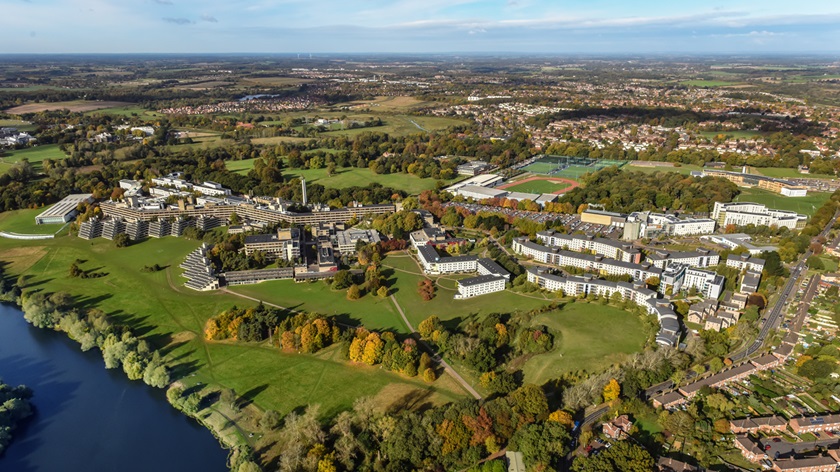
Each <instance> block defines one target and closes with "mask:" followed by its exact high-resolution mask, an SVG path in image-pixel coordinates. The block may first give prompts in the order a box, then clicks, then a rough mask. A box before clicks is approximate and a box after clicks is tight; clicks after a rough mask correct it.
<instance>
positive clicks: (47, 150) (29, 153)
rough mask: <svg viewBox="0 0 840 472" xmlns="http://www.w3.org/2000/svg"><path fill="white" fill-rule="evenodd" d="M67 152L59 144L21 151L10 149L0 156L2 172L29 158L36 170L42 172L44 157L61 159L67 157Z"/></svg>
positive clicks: (0, 169)
mask: <svg viewBox="0 0 840 472" xmlns="http://www.w3.org/2000/svg"><path fill="white" fill-rule="evenodd" d="M66 157H67V154H64V152H62V151H61V149H59V148H58V144H46V145H44V146H35V147H31V148H26V149H21V150H19V151H10V152H8V153H6V154H5V155H4V156H3V157H0V172H5V171H6V170H7V169H8V168H10V167H12V165H13V164H15V163H17V162H20V161H22V160H23V159H29V163H30V164H32V167H33V168H34V169H35V172H42V171H43V170H44V168H43V165H42V164H41V163H42V162H43V161H44V159H52V160H55V161H57V160H61V159H65V158H66Z"/></svg>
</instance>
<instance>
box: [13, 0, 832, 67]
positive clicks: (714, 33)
mask: <svg viewBox="0 0 840 472" xmlns="http://www.w3.org/2000/svg"><path fill="white" fill-rule="evenodd" d="M0 12H2V18H3V19H2V20H0V53H14V52H20V53H87V52H101V53H121V52H124V53H130V52H187V53H189V52H220V53H224V52H269V53H286V52H288V53H297V52H300V53H319V52H337V53H342V52H348V53H352V52H408V53H423V52H431V53H436V52H521V53H548V54H552V53H555V54H570V53H580V54H591V53H598V54H601V53H640V54H651V53H700V54H704V53H722V54H730V53H803V52H807V53H834V52H838V51H840V1H838V0H796V1H790V0H786V1H779V0H762V1H755V0H728V1H716V0H704V1H691V0H670V1H662V0H651V1H642V0H553V1H547V0H392V1H386V0H343V1H334V0H320V1H318V0H250V1H240V0H202V1H195V0H0Z"/></svg>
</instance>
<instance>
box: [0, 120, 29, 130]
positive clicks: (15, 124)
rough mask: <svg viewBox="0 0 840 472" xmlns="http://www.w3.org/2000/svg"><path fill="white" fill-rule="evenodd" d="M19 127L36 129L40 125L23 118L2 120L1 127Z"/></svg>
mask: <svg viewBox="0 0 840 472" xmlns="http://www.w3.org/2000/svg"><path fill="white" fill-rule="evenodd" d="M7 127H11V128H17V129H18V130H19V131H34V130H35V129H37V128H38V126H36V125H34V124H32V123H30V122H28V121H22V120H0V128H7Z"/></svg>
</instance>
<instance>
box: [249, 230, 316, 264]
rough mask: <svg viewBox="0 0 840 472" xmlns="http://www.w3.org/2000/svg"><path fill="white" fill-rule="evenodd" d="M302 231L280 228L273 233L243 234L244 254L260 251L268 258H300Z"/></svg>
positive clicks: (290, 259) (291, 259) (292, 259)
mask: <svg viewBox="0 0 840 472" xmlns="http://www.w3.org/2000/svg"><path fill="white" fill-rule="evenodd" d="M302 248H303V231H301V230H300V228H281V229H279V230H277V233H275V234H255V235H251V236H245V254H247V255H249V256H250V255H252V254H253V253H255V252H256V251H262V252H263V253H265V255H266V257H268V258H269V259H278V258H279V259H283V260H287V261H294V260H297V259H300V255H301V249H302Z"/></svg>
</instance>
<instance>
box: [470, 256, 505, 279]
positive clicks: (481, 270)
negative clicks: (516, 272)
mask: <svg viewBox="0 0 840 472" xmlns="http://www.w3.org/2000/svg"><path fill="white" fill-rule="evenodd" d="M476 269H477V270H478V274H479V275H496V276H499V277H502V278H504V279H505V280H507V281H510V272H508V271H507V269H505V268H504V267H502V266H500V265H499V264H498V263H497V262H496V261H494V260H493V259H489V258H487V257H482V258H480V259H478V261H477V262H476Z"/></svg>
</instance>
